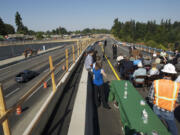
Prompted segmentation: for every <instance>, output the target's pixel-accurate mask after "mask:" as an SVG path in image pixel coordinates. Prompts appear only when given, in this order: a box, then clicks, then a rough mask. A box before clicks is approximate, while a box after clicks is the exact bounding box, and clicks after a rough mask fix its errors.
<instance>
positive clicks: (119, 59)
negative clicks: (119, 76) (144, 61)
mask: <svg viewBox="0 0 180 135" xmlns="http://www.w3.org/2000/svg"><path fill="white" fill-rule="evenodd" d="M122 59H124V57H123V56H118V57H117V59H116V60H117V61H121V60H122Z"/></svg>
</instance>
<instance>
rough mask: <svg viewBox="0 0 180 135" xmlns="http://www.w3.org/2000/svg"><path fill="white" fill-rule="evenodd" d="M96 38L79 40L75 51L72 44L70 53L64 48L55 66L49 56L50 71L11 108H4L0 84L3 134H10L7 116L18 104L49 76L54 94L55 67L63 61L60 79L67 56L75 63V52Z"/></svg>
mask: <svg viewBox="0 0 180 135" xmlns="http://www.w3.org/2000/svg"><path fill="white" fill-rule="evenodd" d="M95 41H96V39H85V40H83V41H81V42H77V46H76V51H75V46H72V54H70V55H68V49H66V50H65V59H64V60H61V61H60V62H59V63H58V64H56V65H55V66H53V60H52V57H51V56H49V64H50V71H49V72H48V73H47V74H46V75H44V76H43V77H42V78H41V79H40V80H39V81H38V82H37V83H36V84H35V85H34V86H33V87H32V88H31V89H29V90H28V92H27V93H25V95H23V96H22V97H21V98H20V99H19V101H17V103H16V104H15V105H13V106H12V107H11V108H9V109H7V108H6V103H5V100H4V95H3V86H2V84H0V124H2V127H3V131H4V135H11V131H10V128H9V122H8V117H9V116H10V115H11V114H12V113H13V112H15V111H16V108H17V107H19V106H20V105H22V104H23V103H24V102H25V100H26V99H27V98H28V97H29V96H30V95H31V94H32V93H33V92H35V91H36V89H37V88H38V87H39V86H41V85H42V84H43V83H44V82H45V80H46V79H47V78H48V77H50V76H51V80H52V89H53V90H52V93H53V94H54V93H55V92H56V90H57V87H56V82H55V77H54V76H55V75H54V72H55V70H56V69H58V67H59V66H60V65H62V64H63V63H64V62H65V63H66V70H65V71H64V72H63V74H62V76H61V77H60V79H61V78H62V77H63V76H64V75H65V73H66V72H67V71H68V69H69V66H70V64H69V62H68V60H69V58H70V57H71V56H72V57H73V63H75V59H76V58H75V53H76V54H77V58H78V57H79V56H80V54H81V53H82V50H85V49H86V47H87V46H88V45H89V44H92V43H93V42H95Z"/></svg>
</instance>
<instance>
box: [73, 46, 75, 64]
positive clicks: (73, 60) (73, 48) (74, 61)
mask: <svg viewBox="0 0 180 135" xmlns="http://www.w3.org/2000/svg"><path fill="white" fill-rule="evenodd" d="M72 52H73V63H75V54H74V46H72Z"/></svg>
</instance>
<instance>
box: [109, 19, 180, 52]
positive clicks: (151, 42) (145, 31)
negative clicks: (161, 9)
mask: <svg viewBox="0 0 180 135" xmlns="http://www.w3.org/2000/svg"><path fill="white" fill-rule="evenodd" d="M111 33H112V34H113V35H114V36H115V37H116V38H118V39H120V40H121V41H125V42H131V43H137V44H138V43H139V44H145V45H147V46H151V47H156V48H160V49H164V50H168V49H173V47H174V44H175V43H177V42H180V22H178V21H175V22H174V23H171V20H170V19H168V20H163V19H162V20H161V22H160V24H157V23H156V21H148V22H147V23H142V22H135V21H134V20H131V21H127V22H124V23H123V22H121V21H119V20H118V18H116V19H115V20H114V24H113V26H112V28H111Z"/></svg>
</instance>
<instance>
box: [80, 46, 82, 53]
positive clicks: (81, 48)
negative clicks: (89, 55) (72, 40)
mask: <svg viewBox="0 0 180 135" xmlns="http://www.w3.org/2000/svg"><path fill="white" fill-rule="evenodd" d="M81 53H82V44H80V54H81Z"/></svg>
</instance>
